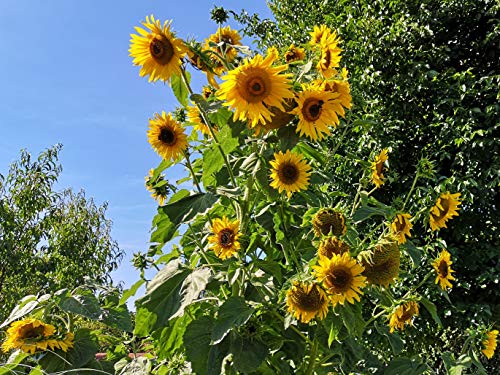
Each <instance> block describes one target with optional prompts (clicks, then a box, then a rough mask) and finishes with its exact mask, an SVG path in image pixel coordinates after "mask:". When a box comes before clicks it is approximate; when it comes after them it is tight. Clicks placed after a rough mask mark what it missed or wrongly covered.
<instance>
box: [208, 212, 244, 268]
mask: <svg viewBox="0 0 500 375" xmlns="http://www.w3.org/2000/svg"><path fill="white" fill-rule="evenodd" d="M239 228H240V222H239V220H235V221H233V222H230V221H229V219H228V218H227V217H225V216H224V217H223V218H222V219H215V220H214V222H213V224H212V232H213V234H214V235H213V236H210V237H208V242H209V243H211V244H212V245H213V249H214V252H215V255H217V256H218V257H219V258H221V259H222V260H224V259H226V258H229V257H231V256H233V255H234V254H235V253H236V252H237V251H238V250H240V248H241V246H240V243H239V242H238V239H239V237H240V236H241V233H240V231H239Z"/></svg>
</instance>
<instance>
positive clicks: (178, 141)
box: [148, 112, 188, 160]
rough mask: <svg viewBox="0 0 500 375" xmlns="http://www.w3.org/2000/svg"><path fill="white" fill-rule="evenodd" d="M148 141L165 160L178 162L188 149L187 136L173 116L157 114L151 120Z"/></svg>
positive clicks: (163, 113)
mask: <svg viewBox="0 0 500 375" xmlns="http://www.w3.org/2000/svg"><path fill="white" fill-rule="evenodd" d="M148 141H149V143H150V144H151V146H152V147H153V149H154V150H155V151H156V152H157V153H158V154H159V155H160V156H162V157H163V158H164V159H172V160H176V159H177V158H178V157H179V156H181V155H182V154H183V152H184V151H185V150H186V148H187V145H188V143H187V136H186V133H185V132H184V128H183V127H182V125H181V124H180V123H179V122H177V121H175V120H174V119H173V117H172V115H171V114H170V113H169V114H165V112H162V114H161V115H160V114H158V113H155V116H154V118H152V119H150V120H149V130H148Z"/></svg>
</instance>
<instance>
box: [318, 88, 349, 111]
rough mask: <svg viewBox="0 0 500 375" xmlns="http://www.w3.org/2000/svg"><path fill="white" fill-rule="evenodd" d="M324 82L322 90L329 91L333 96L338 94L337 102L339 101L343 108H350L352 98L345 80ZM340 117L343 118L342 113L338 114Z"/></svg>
mask: <svg viewBox="0 0 500 375" xmlns="http://www.w3.org/2000/svg"><path fill="white" fill-rule="evenodd" d="M323 82H324V90H325V91H330V92H332V93H334V94H338V97H337V100H338V101H340V104H342V106H343V107H345V108H351V107H352V96H351V86H350V85H349V82H348V81H347V80H341V79H331V80H325V81H323ZM339 114H340V115H341V116H344V113H343V112H342V113H339Z"/></svg>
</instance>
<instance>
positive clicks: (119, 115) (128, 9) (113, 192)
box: [0, 0, 272, 286]
mask: <svg viewBox="0 0 500 375" xmlns="http://www.w3.org/2000/svg"><path fill="white" fill-rule="evenodd" d="M214 5H218V6H224V7H226V8H227V9H233V10H235V11H240V10H241V9H245V10H247V11H248V12H249V13H258V14H259V15H261V17H262V18H269V17H272V15H271V13H270V11H269V9H268V8H267V6H266V4H265V1H264V0H256V1H250V0H224V1H222V0H213V1H203V0H184V1H171V0H163V1H142V0H135V1H132V0H124V1H119V2H118V1H109V0H108V1H102V0H99V1H98V0H86V1H77V0H51V1H41V0H33V1H19V0H2V1H1V2H0V56H1V57H2V58H1V59H0V83H1V87H2V90H0V126H1V128H2V137H0V173H2V174H6V173H7V172H8V166H9V164H10V163H11V162H12V161H14V160H16V159H17V158H18V157H19V151H20V149H22V148H26V149H27V150H28V151H29V152H30V153H31V154H32V155H37V154H38V153H39V152H40V151H42V150H44V149H46V148H48V147H50V146H52V145H54V144H56V143H62V144H63V146H64V147H63V150H62V152H61V155H60V156H61V158H60V161H61V163H62V166H63V172H62V174H61V177H60V179H59V184H58V187H57V189H59V190H61V189H63V188H68V187H70V188H73V189H74V190H76V191H78V190H80V189H84V190H85V192H86V195H87V197H93V198H94V199H95V200H96V202H97V203H99V204H100V203H102V202H105V201H106V202H108V203H109V209H108V215H107V216H108V217H109V218H110V219H112V220H113V223H114V224H113V238H114V239H115V240H117V241H118V243H119V245H120V247H121V248H122V249H124V250H125V251H126V253H127V256H126V258H125V259H124V261H123V262H122V265H121V267H120V269H119V270H118V271H116V272H115V273H114V279H115V281H116V282H119V281H124V282H125V286H129V285H130V284H131V283H132V282H134V281H136V280H137V279H138V277H139V273H138V272H136V271H135V270H134V269H133V268H132V266H131V265H130V259H131V256H132V254H133V253H134V252H137V251H139V250H143V251H144V250H146V249H147V243H148V240H149V229H150V227H151V220H152V218H153V216H154V214H155V212H156V207H157V206H156V203H155V201H154V200H153V199H152V198H151V197H150V194H149V193H148V192H147V190H146V189H145V187H144V176H145V175H147V173H148V171H149V169H150V168H153V167H156V166H157V165H158V164H159V162H160V161H161V159H160V157H159V156H158V155H157V154H156V153H155V152H154V151H153V150H152V148H151V147H150V145H149V143H148V142H147V136H146V131H147V128H148V119H149V118H151V117H153V114H154V113H155V112H161V111H162V110H165V111H167V112H168V111H173V110H174V109H175V107H176V105H177V102H176V100H175V98H174V97H173V95H172V94H171V90H170V88H169V87H168V86H165V85H164V84H163V83H160V82H158V83H156V84H150V83H148V82H147V79H146V78H141V77H139V67H135V66H133V65H132V59H131V58H130V57H129V53H128V49H129V39H130V34H131V33H133V32H134V26H140V22H141V21H144V19H145V17H146V16H147V15H151V14H153V15H154V16H155V17H156V18H158V19H160V20H161V21H162V22H163V21H164V20H168V19H171V20H172V29H173V30H174V31H175V32H176V33H177V35H178V36H179V37H181V38H184V39H185V38H188V37H189V38H195V39H197V40H199V41H202V40H203V39H205V38H206V37H208V36H209V35H210V34H212V33H214V32H215V31H216V28H217V25H216V24H215V23H214V22H213V21H211V20H210V10H211V9H212V8H213V7H214ZM230 25H231V26H233V27H237V25H234V24H231V23H230ZM247 42H249V41H248V40H247ZM201 78H202V76H201V75H200V76H195V78H193V79H194V82H193V86H194V87H195V88H196V87H198V88H199V87H201V85H202V84H204V83H205V82H202V80H201ZM177 178H179V176H167V179H169V180H175V179H177Z"/></svg>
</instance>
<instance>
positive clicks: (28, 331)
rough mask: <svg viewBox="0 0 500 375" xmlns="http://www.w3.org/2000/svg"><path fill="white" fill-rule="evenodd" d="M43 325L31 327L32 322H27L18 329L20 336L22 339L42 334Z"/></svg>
mask: <svg viewBox="0 0 500 375" xmlns="http://www.w3.org/2000/svg"><path fill="white" fill-rule="evenodd" d="M43 332H44V328H43V326H38V327H33V324H28V325H26V326H24V327H22V328H21V329H20V332H19V333H20V336H21V337H22V338H24V339H33V338H36V337H41V336H42V335H43Z"/></svg>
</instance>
